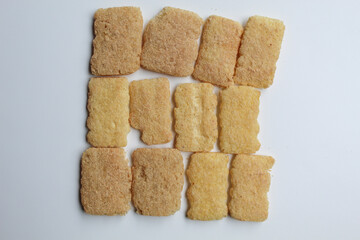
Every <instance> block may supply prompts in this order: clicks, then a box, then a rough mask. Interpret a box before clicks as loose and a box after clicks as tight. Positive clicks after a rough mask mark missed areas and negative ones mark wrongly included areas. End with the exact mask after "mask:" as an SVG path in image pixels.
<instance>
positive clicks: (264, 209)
mask: <svg viewBox="0 0 360 240" xmlns="http://www.w3.org/2000/svg"><path fill="white" fill-rule="evenodd" d="M273 165H274V158H272V157H269V156H256V155H245V154H240V155H237V156H236V157H235V158H234V160H233V161H232V163H231V169H230V182H231V186H230V201H229V211H230V216H231V217H233V218H236V219H239V220H241V221H255V222H262V221H265V220H266V219H267V217H268V208H269V201H268V198H267V193H268V191H269V187H270V178H271V176H270V173H269V170H270V169H271V167H272V166H273Z"/></svg>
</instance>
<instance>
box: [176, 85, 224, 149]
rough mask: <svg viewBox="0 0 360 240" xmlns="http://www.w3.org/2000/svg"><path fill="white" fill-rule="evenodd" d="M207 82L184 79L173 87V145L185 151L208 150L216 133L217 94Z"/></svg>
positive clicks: (214, 140) (213, 141)
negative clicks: (174, 133) (191, 81)
mask: <svg viewBox="0 0 360 240" xmlns="http://www.w3.org/2000/svg"><path fill="white" fill-rule="evenodd" d="M213 90H214V87H213V86H212V85H211V84H208V83H184V84H180V85H178V86H177V88H176V91H175V104H176V108H175V109H174V116H175V132H176V133H177V135H176V140H175V147H176V148H177V149H179V150H180V151H185V152H203V151H211V150H212V149H213V147H214V144H215V142H216V139H217V136H218V130H217V118H216V115H215V109H216V106H217V97H216V95H215V94H214V93H213Z"/></svg>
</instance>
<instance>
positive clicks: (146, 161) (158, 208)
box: [131, 148, 184, 216]
mask: <svg viewBox="0 0 360 240" xmlns="http://www.w3.org/2000/svg"><path fill="white" fill-rule="evenodd" d="M132 173H133V181H132V189H131V191H132V200H133V203H134V206H135V208H136V211H137V213H139V214H142V215H148V216H169V215H172V214H174V213H175V212H176V211H178V210H179V209H180V205H181V191H182V188H183V185H184V164H183V159H182V156H181V153H180V152H179V151H178V150H176V149H160V148H139V149H136V150H135V151H134V152H133V154H132Z"/></svg>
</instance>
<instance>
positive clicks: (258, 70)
mask: <svg viewBox="0 0 360 240" xmlns="http://www.w3.org/2000/svg"><path fill="white" fill-rule="evenodd" d="M284 31H285V26H284V23H283V22H282V21H280V20H277V19H272V18H267V17H261V16H253V17H250V18H249V20H248V22H247V24H246V26H245V31H244V35H243V37H242V40H241V46H240V50H239V56H240V57H239V59H238V60H237V64H236V72H235V76H234V82H235V83H238V84H241V85H248V86H252V87H256V88H268V87H269V86H270V85H271V84H272V83H273V79H274V75H275V70H276V62H277V60H278V58H279V54H280V48H281V42H282V38H283V35H284Z"/></svg>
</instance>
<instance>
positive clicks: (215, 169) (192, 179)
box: [186, 153, 229, 221]
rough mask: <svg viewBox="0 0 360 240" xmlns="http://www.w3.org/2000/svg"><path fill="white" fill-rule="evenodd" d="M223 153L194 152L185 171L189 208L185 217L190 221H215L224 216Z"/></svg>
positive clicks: (225, 171)
mask: <svg viewBox="0 0 360 240" xmlns="http://www.w3.org/2000/svg"><path fill="white" fill-rule="evenodd" d="M228 161H229V156H228V155H226V154H224V153H194V154H193V155H191V159H190V164H189V167H188V169H187V170H186V175H187V177H188V180H189V188H188V190H187V192H186V196H187V199H188V201H189V204H190V207H189V209H188V211H187V216H188V217H189V218H190V219H193V220H202V221H208V220H218V219H221V218H223V217H226V216H227V213H228V208H227V188H228V174H229V169H228V167H227V164H228Z"/></svg>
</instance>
